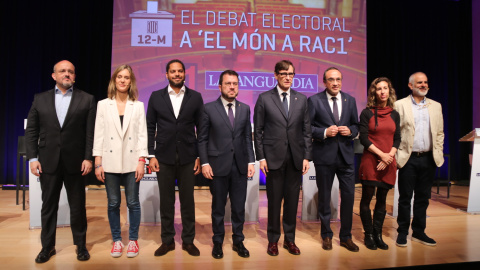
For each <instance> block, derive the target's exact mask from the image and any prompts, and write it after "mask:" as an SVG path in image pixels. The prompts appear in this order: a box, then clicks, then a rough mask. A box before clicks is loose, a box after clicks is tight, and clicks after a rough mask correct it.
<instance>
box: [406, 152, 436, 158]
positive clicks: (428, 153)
mask: <svg viewBox="0 0 480 270" xmlns="http://www.w3.org/2000/svg"><path fill="white" fill-rule="evenodd" d="M428 155H432V151H427V152H412V154H411V156H415V157H424V156H428Z"/></svg>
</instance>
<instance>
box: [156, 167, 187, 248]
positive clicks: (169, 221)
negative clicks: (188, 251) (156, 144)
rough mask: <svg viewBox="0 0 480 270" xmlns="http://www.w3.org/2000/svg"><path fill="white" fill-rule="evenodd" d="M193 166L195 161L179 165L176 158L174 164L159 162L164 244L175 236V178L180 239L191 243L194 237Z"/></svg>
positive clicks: (158, 178)
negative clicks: (180, 217)
mask: <svg viewBox="0 0 480 270" xmlns="http://www.w3.org/2000/svg"><path fill="white" fill-rule="evenodd" d="M194 166H195V162H191V163H188V164H185V165H180V164H179V162H178V159H177V160H176V164H175V165H168V164H164V163H159V167H160V171H159V172H157V181H158V188H159V193H160V219H161V222H162V233H161V236H162V242H163V243H165V244H171V243H173V241H174V239H173V237H174V236H175V227H174V219H175V179H176V180H177V183H178V191H179V197H180V213H181V216H182V226H183V229H182V241H183V243H184V244H191V243H193V239H194V238H195V200H194V198H193V189H194V186H195V175H194V171H193V167H194Z"/></svg>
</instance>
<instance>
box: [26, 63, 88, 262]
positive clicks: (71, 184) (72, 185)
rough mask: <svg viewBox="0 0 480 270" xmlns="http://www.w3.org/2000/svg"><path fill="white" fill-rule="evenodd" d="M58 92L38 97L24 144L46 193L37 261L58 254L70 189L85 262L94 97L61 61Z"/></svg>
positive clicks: (75, 233) (75, 228)
mask: <svg viewBox="0 0 480 270" xmlns="http://www.w3.org/2000/svg"><path fill="white" fill-rule="evenodd" d="M52 78H53V79H54V80H55V82H56V84H55V88H54V89H52V90H49V91H46V92H43V93H40V94H37V95H35V98H34V100H33V104H32V107H31V109H30V112H29V113H28V121H27V129H26V130H25V140H26V145H27V158H28V159H29V160H30V170H31V171H32V173H33V174H34V175H36V176H39V177H40V186H41V189H42V213H41V217H42V233H41V240H42V250H41V251H40V253H39V254H38V256H37V258H36V259H35V262H37V263H44V262H46V261H48V260H49V259H50V257H51V256H53V255H55V253H56V251H55V235H56V226H57V210H58V201H59V199H60V191H61V190H62V186H63V185H65V189H66V191H67V197H68V202H69V205H70V224H71V228H72V234H73V242H74V244H75V245H77V249H76V251H77V259H78V260H80V261H86V260H88V259H90V254H89V253H88V251H87V248H86V246H85V245H86V233H87V212H86V209H85V182H84V176H85V175H87V174H88V173H89V172H90V171H91V170H92V149H93V129H94V126H95V110H96V106H95V99H94V97H93V96H92V95H90V94H87V93H85V92H83V91H82V90H80V89H77V88H76V87H73V84H74V83H75V67H74V66H73V64H72V63H70V62H69V61H66V60H64V61H60V62H58V63H57V64H55V66H54V68H53V73H52Z"/></svg>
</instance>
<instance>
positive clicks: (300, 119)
mask: <svg viewBox="0 0 480 270" xmlns="http://www.w3.org/2000/svg"><path fill="white" fill-rule="evenodd" d="M274 75H275V78H276V79H277V86H276V87H275V88H273V89H272V90H269V91H267V92H265V93H262V94H260V96H259V97H258V100H257V103H256V104H255V113H254V120H253V122H254V137H255V154H256V157H257V160H259V161H260V170H261V171H262V172H263V173H264V174H265V176H266V177H267V198H268V225H267V237H268V248H267V253H268V254H269V255H271V256H277V255H278V246H277V245H278V240H279V239H280V235H281V232H280V211H281V208H282V200H284V204H283V231H284V233H285V241H284V243H283V247H284V248H286V249H287V250H288V252H290V253H291V254H294V255H299V254H300V249H299V248H298V247H297V246H296V245H295V228H296V221H297V220H296V218H297V207H298V197H299V193H300V184H301V181H302V174H305V173H307V172H308V169H309V164H308V162H309V160H310V159H311V155H312V153H311V150H312V134H311V130H310V129H311V127H310V118H309V116H308V106H307V97H305V95H302V94H300V93H298V92H297V91H295V90H293V89H291V88H290V87H291V85H292V82H293V76H295V68H294V66H293V64H292V62H290V61H288V60H282V61H280V62H278V63H277V64H276V65H275V72H274Z"/></svg>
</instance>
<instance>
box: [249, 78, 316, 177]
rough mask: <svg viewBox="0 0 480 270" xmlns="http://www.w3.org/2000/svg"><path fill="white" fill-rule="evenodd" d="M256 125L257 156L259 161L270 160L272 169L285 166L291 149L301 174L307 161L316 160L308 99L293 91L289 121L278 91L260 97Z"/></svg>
mask: <svg viewBox="0 0 480 270" xmlns="http://www.w3.org/2000/svg"><path fill="white" fill-rule="evenodd" d="M253 122H254V138H255V155H256V157H257V160H262V159H266V161H267V165H268V168H269V169H272V170H276V169H278V168H280V167H281V166H282V164H283V162H284V160H285V155H286V153H287V150H288V146H289V145H290V149H291V151H292V157H293V162H294V164H295V167H296V168H297V169H298V170H302V167H303V160H304V159H307V160H311V159H312V133H311V128H310V117H309V116H308V105H307V97H306V96H305V95H303V94H300V93H298V92H297V91H295V90H293V89H290V106H289V113H288V117H287V115H286V113H285V110H284V109H283V104H282V101H281V100H280V96H279V93H278V90H277V87H275V88H273V89H272V90H269V91H267V92H264V93H262V94H260V95H259V96H258V100H257V103H256V104H255V113H254V118H253Z"/></svg>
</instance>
